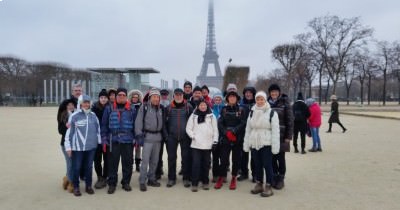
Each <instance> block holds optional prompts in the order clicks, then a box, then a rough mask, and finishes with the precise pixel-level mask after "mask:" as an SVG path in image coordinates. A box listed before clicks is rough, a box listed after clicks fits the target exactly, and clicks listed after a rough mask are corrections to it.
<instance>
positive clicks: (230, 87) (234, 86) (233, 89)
mask: <svg viewBox="0 0 400 210" xmlns="http://www.w3.org/2000/svg"><path fill="white" fill-rule="evenodd" d="M226 91H227V92H230V91H234V92H237V87H236V85H235V84H233V83H229V84H228V86H227V87H226Z"/></svg>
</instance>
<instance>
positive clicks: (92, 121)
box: [64, 110, 101, 151]
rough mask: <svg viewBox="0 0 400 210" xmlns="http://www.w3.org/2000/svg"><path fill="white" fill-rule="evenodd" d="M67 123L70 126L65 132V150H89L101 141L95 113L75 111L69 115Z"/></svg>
mask: <svg viewBox="0 0 400 210" xmlns="http://www.w3.org/2000/svg"><path fill="white" fill-rule="evenodd" d="M68 123H69V124H70V125H71V126H70V128H68V130H67V133H66V134H65V143H64V146H65V150H66V151H69V150H72V151H89V150H93V149H95V148H97V144H100V143H101V137H100V124H99V120H98V119H97V117H96V114H95V113H93V112H89V113H88V114H86V113H85V112H84V111H83V110H80V111H76V112H74V113H73V114H72V115H71V116H70V117H69V119H68Z"/></svg>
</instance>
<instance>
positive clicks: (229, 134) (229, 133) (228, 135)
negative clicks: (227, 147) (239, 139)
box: [226, 131, 236, 142]
mask: <svg viewBox="0 0 400 210" xmlns="http://www.w3.org/2000/svg"><path fill="white" fill-rule="evenodd" d="M226 138H227V139H228V141H230V142H236V136H235V134H233V132H232V131H227V132H226Z"/></svg>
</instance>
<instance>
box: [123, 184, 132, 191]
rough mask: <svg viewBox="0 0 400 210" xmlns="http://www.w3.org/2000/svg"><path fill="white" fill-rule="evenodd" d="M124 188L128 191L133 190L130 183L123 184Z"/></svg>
mask: <svg viewBox="0 0 400 210" xmlns="http://www.w3.org/2000/svg"><path fill="white" fill-rule="evenodd" d="M122 189H124V190H125V191H126V192H129V191H132V187H131V186H129V184H123V185H122Z"/></svg>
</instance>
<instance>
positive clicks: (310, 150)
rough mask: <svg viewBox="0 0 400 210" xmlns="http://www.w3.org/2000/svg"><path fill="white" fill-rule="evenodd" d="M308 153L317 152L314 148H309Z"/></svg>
mask: <svg viewBox="0 0 400 210" xmlns="http://www.w3.org/2000/svg"><path fill="white" fill-rule="evenodd" d="M308 151H309V152H317V151H318V150H317V149H315V148H311V149H309V150H308Z"/></svg>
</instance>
